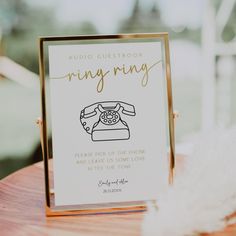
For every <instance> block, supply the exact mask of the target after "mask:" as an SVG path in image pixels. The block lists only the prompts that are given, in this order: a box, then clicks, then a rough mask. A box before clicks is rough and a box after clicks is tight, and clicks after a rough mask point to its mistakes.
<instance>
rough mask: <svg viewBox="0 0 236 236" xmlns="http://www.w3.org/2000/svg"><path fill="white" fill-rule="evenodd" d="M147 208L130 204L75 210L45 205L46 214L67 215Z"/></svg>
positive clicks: (124, 211) (142, 210) (119, 211)
mask: <svg viewBox="0 0 236 236" xmlns="http://www.w3.org/2000/svg"><path fill="white" fill-rule="evenodd" d="M146 210H147V206H146V205H133V206H132V205H131V206H120V207H107V208H94V209H92V208H91V209H75V210H66V209H65V210H61V209H60V210H56V209H55V208H51V207H48V206H46V208H45V211H46V216H48V217H52V216H69V215H93V214H111V213H127V212H144V211H146Z"/></svg>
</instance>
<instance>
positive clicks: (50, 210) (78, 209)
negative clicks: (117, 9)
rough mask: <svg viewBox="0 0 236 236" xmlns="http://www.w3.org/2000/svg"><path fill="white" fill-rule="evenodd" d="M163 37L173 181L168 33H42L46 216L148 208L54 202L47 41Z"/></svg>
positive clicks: (136, 204) (171, 163) (41, 120)
mask: <svg viewBox="0 0 236 236" xmlns="http://www.w3.org/2000/svg"><path fill="white" fill-rule="evenodd" d="M155 39H157V40H161V41H162V42H163V49H164V62H165V78H166V86H167V88H166V89H167V91H166V92H167V93H166V94H167V106H168V107H167V111H168V122H167V124H168V132H169V134H168V135H169V183H170V184H172V182H173V177H174V166H175V136H174V117H175V115H174V113H173V101H172V86H171V70H170V53H169V39H168V33H147V34H118V35H85V36H84V35H83V36H62V37H61V36H59V37H40V38H39V43H38V45H39V71H40V84H41V112H42V113H41V118H39V119H38V121H37V123H38V125H39V127H40V135H41V146H42V154H43V160H44V178H45V197H46V216H58V215H81V214H97V213H113V212H130V211H132V212H133V211H143V210H145V209H146V204H145V202H144V201H141V202H127V203H115V204H114V203H112V204H111V203H106V204H93V205H91V204H90V205H76V206H71V207H68V206H65V207H57V206H55V204H54V191H53V183H52V178H51V177H52V168H51V165H52V161H51V160H50V158H51V157H52V153H50V147H49V146H50V144H49V136H48V126H47V122H48V120H47V114H48V107H47V104H46V100H47V95H46V67H47V65H46V59H47V58H46V53H45V45H48V44H50V43H51V42H53V43H55V42H56V43H57V44H60V43H61V42H75V41H80V40H82V41H86V40H89V41H96V40H108V41H109V40H121V41H122V40H155Z"/></svg>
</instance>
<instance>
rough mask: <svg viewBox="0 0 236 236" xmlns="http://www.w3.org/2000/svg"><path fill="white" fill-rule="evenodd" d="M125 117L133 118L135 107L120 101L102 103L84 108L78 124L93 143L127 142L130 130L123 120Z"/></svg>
mask: <svg viewBox="0 0 236 236" xmlns="http://www.w3.org/2000/svg"><path fill="white" fill-rule="evenodd" d="M125 115H127V116H135V115H136V113H135V107H134V106H133V105H131V104H128V103H125V102H121V101H103V102H97V103H94V104H92V105H90V106H87V107H85V108H84V109H83V110H82V111H81V113H80V122H81V124H82V126H83V128H84V130H85V131H86V132H87V133H88V134H90V135H91V139H92V141H94V142H96V141H115V140H127V139H129V138H130V130H129V126H128V124H127V123H126V122H125V121H124V120H123V117H124V116H125Z"/></svg>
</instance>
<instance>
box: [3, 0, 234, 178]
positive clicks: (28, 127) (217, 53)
mask: <svg viewBox="0 0 236 236" xmlns="http://www.w3.org/2000/svg"><path fill="white" fill-rule="evenodd" d="M162 31H167V32H169V35H170V47H171V67H172V68H171V69H172V81H173V82H172V83H173V96H174V107H175V108H176V109H177V110H178V111H179V113H180V118H179V119H178V121H177V128H176V145H177V152H180V153H188V152H190V150H191V146H192V144H193V142H194V140H195V139H196V137H197V136H198V135H199V133H201V132H208V131H209V130H211V129H214V128H215V127H217V126H221V127H227V128H230V127H232V126H234V125H235V123H236V69H235V68H236V67H235V64H236V0H224V1H223V0H178V1H170V0H119V1H112V0H100V1H95V0H87V1H82V0H77V1H73V0H40V1H36V0H10V1H9V0H1V1H0V178H3V177H4V176H6V175H8V174H10V173H11V172H13V171H15V170H17V169H19V168H22V167H23V166H26V165H29V164H31V163H33V162H36V161H39V160H41V158H42V157H41V152H40V139H39V131H38V128H37V126H36V124H35V120H36V118H37V117H38V116H40V91H39V79H38V54H37V53H38V51H37V49H38V48H37V38H38V37H39V36H49V35H78V34H116V33H134V32H139V33H141V32H162Z"/></svg>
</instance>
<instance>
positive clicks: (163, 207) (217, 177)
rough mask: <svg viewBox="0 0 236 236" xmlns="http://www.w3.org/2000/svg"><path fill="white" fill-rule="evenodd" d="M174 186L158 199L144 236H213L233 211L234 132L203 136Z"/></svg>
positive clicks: (235, 185) (235, 201) (235, 173)
mask: <svg viewBox="0 0 236 236" xmlns="http://www.w3.org/2000/svg"><path fill="white" fill-rule="evenodd" d="M200 140H201V141H200V142H199V143H198V144H197V145H196V146H195V150H194V152H193V154H192V155H190V156H189V157H187V158H186V161H185V165H184V170H183V171H182V173H179V174H178V175H177V176H176V178H175V181H174V185H173V186H171V187H169V189H168V190H167V191H166V192H165V193H162V194H161V195H160V196H159V198H158V199H157V205H158V210H155V209H154V208H153V207H152V206H150V207H149V210H148V212H147V213H146V216H145V218H144V222H143V236H184V235H188V236H190V235H198V234H199V233H200V232H213V231H217V230H220V229H223V228H224V227H225V226H226V225H227V224H229V223H232V222H229V221H226V220H225V217H226V216H228V215H230V214H232V213H233V212H235V211H236V129H231V130H229V131H223V130H220V131H216V132H214V133H212V134H207V135H203V137H201V139H200Z"/></svg>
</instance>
